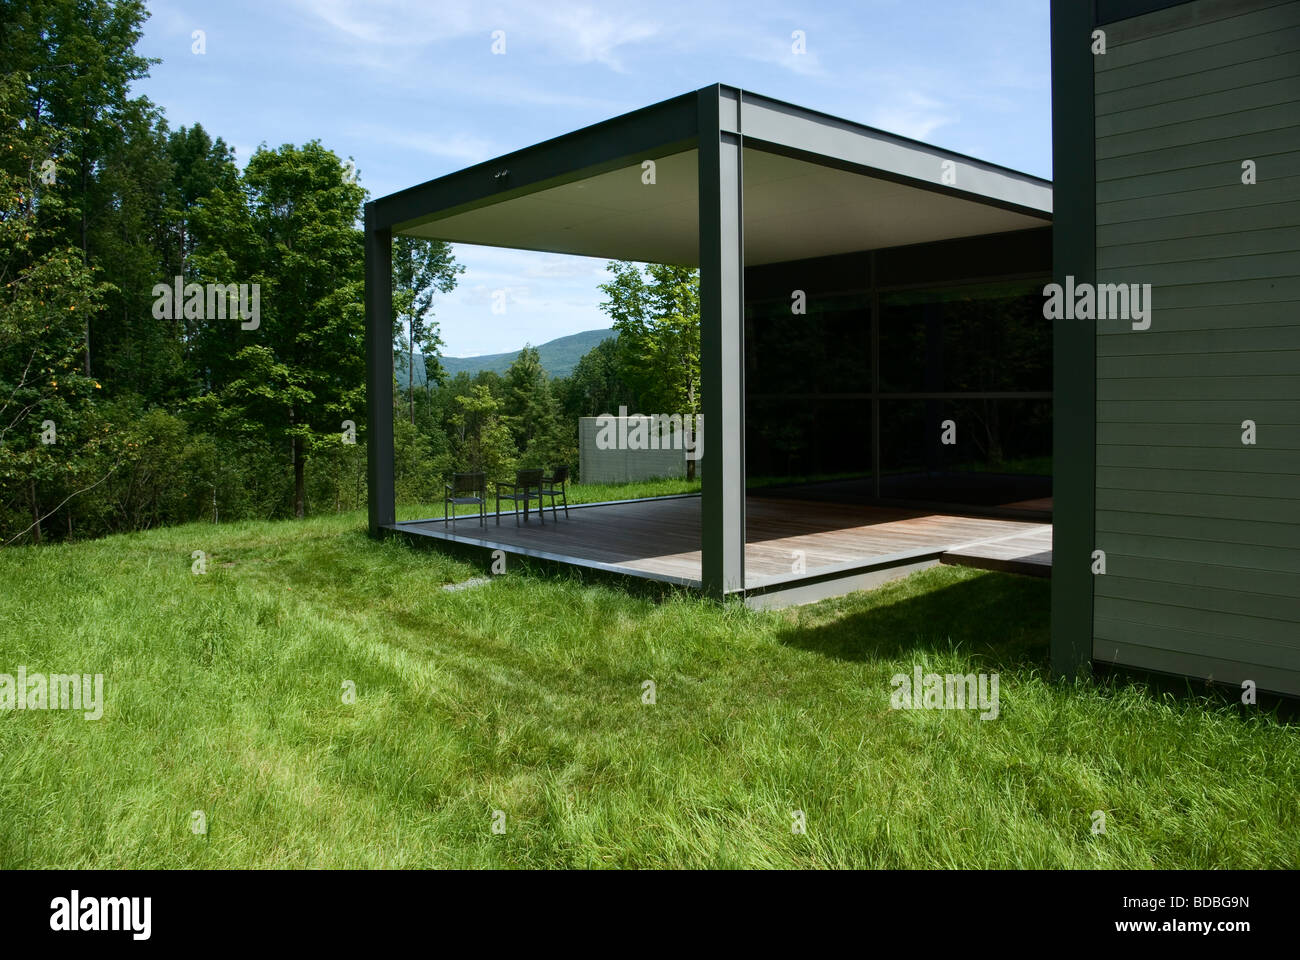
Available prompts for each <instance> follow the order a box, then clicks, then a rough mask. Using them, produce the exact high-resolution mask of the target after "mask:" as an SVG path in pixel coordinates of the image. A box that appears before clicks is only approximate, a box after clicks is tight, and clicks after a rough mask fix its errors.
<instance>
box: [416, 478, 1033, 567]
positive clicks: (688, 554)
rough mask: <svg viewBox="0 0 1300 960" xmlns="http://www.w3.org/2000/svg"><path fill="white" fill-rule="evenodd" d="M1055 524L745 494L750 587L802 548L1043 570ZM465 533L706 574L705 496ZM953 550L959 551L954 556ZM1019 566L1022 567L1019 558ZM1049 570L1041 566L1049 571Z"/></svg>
mask: <svg viewBox="0 0 1300 960" xmlns="http://www.w3.org/2000/svg"><path fill="white" fill-rule="evenodd" d="M396 527H397V528H398V529H400V530H404V531H407V532H411V533H416V534H420V533H429V534H433V535H435V536H438V535H442V534H444V532H445V533H452V532H453V531H452V528H451V525H450V524H446V525H445V526H444V523H443V521H442V520H440V519H439V520H430V521H422V522H407V523H400V524H397V525H396ZM1051 529H1052V528H1051V524H1049V523H1040V522H1036V521H1029V520H1007V519H1000V518H992V517H972V516H961V515H954V514H941V513H934V512H933V511H929V510H908V509H902V508H895V507H870V506H859V505H846V504H841V503H823V502H811V501H804V500H789V499H766V498H763V497H749V498H747V500H746V547H745V586H746V588H752V587H758V586H763V585H764V584H767V583H771V582H774V581H776V580H786V579H789V578H790V577H791V576H792V575H793V574H794V566H795V560H796V557H795V551H796V550H801V551H803V553H804V557H803V562H804V569H805V572H806V573H807V574H810V575H814V574H816V573H817V572H818V571H819V570H825V569H826V568H831V567H842V566H844V565H852V564H866V563H871V562H873V561H876V560H880V559H884V558H890V557H899V558H900V561H899V562H900V563H902V562H905V560H904V559H903V558H904V557H913V558H914V557H915V556H916V555H918V554H925V553H932V554H934V555H935V556H936V557H938V556H939V555H941V554H942V555H943V556H942V559H943V560H944V562H948V563H959V564H960V563H969V565H972V566H987V565H988V564H989V563H993V562H1003V563H1007V564H1009V565H1008V566H1005V567H1001V568H999V569H1017V570H1018V572H1034V571H1035V570H1039V571H1041V569H1042V568H1043V567H1044V566H1045V567H1046V568H1047V569H1048V570H1050V566H1051ZM454 534H455V536H456V538H457V540H459V541H462V542H469V543H475V544H481V545H482V546H484V547H485V548H488V549H492V548H494V547H501V548H503V549H505V550H507V551H509V550H510V549H511V548H516V549H524V550H529V551H534V552H539V553H544V554H548V555H551V556H552V557H556V558H572V559H575V560H578V561H580V562H581V561H586V562H588V563H599V564H605V565H610V566H613V567H615V568H618V569H620V570H623V571H625V572H627V573H628V574H631V575H638V574H641V575H645V574H649V575H657V576H664V577H673V578H678V579H681V580H686V581H692V582H695V583H698V581H699V579H700V499H699V497H676V498H668V499H658V500H638V501H632V502H627V503H611V504H598V505H591V506H582V507H578V508H571V509H570V513H569V518H568V519H567V520H566V519H565V517H564V511H563V510H561V511H560V515H559V518H558V520H552V518H551V514H550V511H549V510H548V511H547V516H546V522H545V524H544V525H543V524H542V523H539V522H538V519H537V515H536V513H533V514H532V515H531V517H530V519H529V520H528V522H527V523H523V522H521V523H520V525H519V526H517V527H516V526H515V521H514V517H513V516H512V515H509V514H505V515H503V516H502V517H501V523H500V525H499V526H498V525H497V523H496V520H495V518H494V516H492V515H489V517H488V523H487V527H486V528H483V527H480V526H479V525H478V521H477V518H474V517H468V518H467V517H461V518H460V519H459V520H458V521H457V523H456V526H455V530H454ZM946 551H955V552H954V553H953V554H952V555H951V556H949V555H948V554H947V553H946ZM1017 565H1018V566H1017ZM1040 575H1041V574H1040Z"/></svg>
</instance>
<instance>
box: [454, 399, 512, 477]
mask: <svg viewBox="0 0 1300 960" xmlns="http://www.w3.org/2000/svg"><path fill="white" fill-rule="evenodd" d="M456 407H457V410H456V412H455V413H454V414H453V415H452V424H453V426H454V427H455V430H456V435H457V436H456V438H457V441H458V442H457V447H458V448H459V449H458V462H459V463H460V464H462V469H464V470H466V471H469V472H482V473H486V474H487V475H488V477H489V478H493V479H495V478H504V477H505V476H506V475H507V473H508V472H509V471H510V470H513V469H514V466H515V463H516V461H517V458H518V454H517V452H516V450H515V446H514V442H513V441H512V440H511V437H510V428H509V427H508V426H506V423H505V421H504V420H503V419H502V418H501V413H500V410H501V405H500V403H498V402H497V399H496V398H495V397H493V396H492V393H491V391H489V390H488V388H487V387H485V386H483V385H481V384H479V385H475V386H474V388H473V390H472V392H471V393H470V394H468V395H463V394H462V395H460V396H457V397H456Z"/></svg>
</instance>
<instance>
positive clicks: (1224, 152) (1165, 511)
mask: <svg viewBox="0 0 1300 960" xmlns="http://www.w3.org/2000/svg"><path fill="white" fill-rule="evenodd" d="M1107 39H1108V51H1107V53H1106V54H1105V55H1104V56H1098V57H1096V58H1094V69H1095V71H1096V76H1095V109H1096V115H1095V122H1096V146H1097V219H1096V223H1097V282H1098V283H1141V284H1151V285H1152V305H1153V309H1152V318H1151V328H1150V330H1148V331H1145V332H1142V331H1134V330H1132V327H1131V324H1130V323H1129V322H1128V321H1127V320H1123V319H1108V320H1099V321H1097V323H1096V329H1097V337H1096V345H1097V354H1096V370H1097V393H1096V396H1097V408H1096V409H1097V428H1096V444H1097V446H1096V460H1095V463H1096V516H1095V526H1096V540H1097V547H1098V548H1099V549H1102V550H1104V551H1106V555H1107V572H1106V574H1105V575H1104V576H1099V577H1097V578H1096V580H1095V583H1094V590H1093V619H1094V625H1093V655H1094V658H1095V659H1098V660H1101V661H1113V662H1117V663H1120V664H1124V665H1127V666H1134V667H1140V668H1144V669H1151V670H1159V671H1163V672H1167V673H1175V674H1177V673H1185V674H1190V675H1194V676H1201V677H1214V678H1216V679H1220V680H1226V681H1228V682H1238V681H1240V680H1242V679H1252V680H1254V681H1255V682H1256V683H1257V684H1259V686H1260V687H1261V688H1263V689H1271V690H1278V691H1281V692H1285V693H1291V694H1295V695H1300V3H1296V2H1285V3H1282V2H1277V0H1193V2H1192V3H1187V4H1182V5H1179V6H1178V7H1174V8H1169V9H1166V10H1162V11H1157V12H1155V13H1152V14H1148V15H1146V16H1143V17H1136V18H1133V19H1131V20H1126V21H1121V22H1119V23H1116V24H1111V25H1109V27H1108V28H1107ZM1247 159H1249V160H1254V161H1255V164H1256V170H1257V177H1258V182H1257V183H1256V184H1254V185H1244V184H1242V183H1241V173H1242V169H1241V163H1242V161H1243V160H1247ZM1243 420H1254V421H1255V423H1256V428H1257V438H1256V444H1255V445H1253V446H1246V445H1244V444H1242V442H1241V434H1242V429H1241V423H1242V421H1243Z"/></svg>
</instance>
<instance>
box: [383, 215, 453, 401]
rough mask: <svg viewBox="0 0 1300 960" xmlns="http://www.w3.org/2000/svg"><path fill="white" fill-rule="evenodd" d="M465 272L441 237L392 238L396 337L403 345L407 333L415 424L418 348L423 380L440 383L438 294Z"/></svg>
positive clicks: (409, 390)
mask: <svg viewBox="0 0 1300 960" xmlns="http://www.w3.org/2000/svg"><path fill="white" fill-rule="evenodd" d="M464 272H465V265H464V264H463V263H457V262H456V257H455V254H453V253H452V250H451V244H449V243H445V242H444V241H442V240H421V239H419V238H418V237H394V238H393V339H394V341H395V342H396V343H397V345H398V346H399V348H400V346H401V337H402V332H403V328H405V332H406V345H405V346H406V381H407V401H408V403H409V405H410V416H411V423H415V351H416V349H417V348H418V349H419V351H420V354H421V356H422V357H423V358H424V365H425V366H424V380H425V383H426V384H428V383H429V382H430V381H432V382H434V383H441V382H442V378H443V371H442V366H441V364H439V363H438V351H439V350H440V349H441V347H442V337H440V336H439V335H438V324H437V323H436V322H435V321H434V320H433V298H434V294H436V293H450V292H451V291H452V290H453V289H455V287H456V278H457V277H458V276H459V275H460V274H462V273H464Z"/></svg>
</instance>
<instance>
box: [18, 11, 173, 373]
mask: <svg viewBox="0 0 1300 960" xmlns="http://www.w3.org/2000/svg"><path fill="white" fill-rule="evenodd" d="M147 17H148V13H147V12H146V10H145V6H144V3H143V0H28V2H25V3H20V4H7V5H6V8H5V21H6V22H3V23H0V63H3V64H4V69H5V70H6V71H13V74H11V75H17V76H21V77H23V79H24V92H25V94H26V99H27V104H26V109H25V110H24V111H22V113H23V120H24V123H25V124H26V125H27V126H29V127H31V128H35V129H38V130H40V131H41V132H42V135H43V136H44V137H45V138H46V142H47V146H48V149H49V153H48V154H46V156H45V157H43V158H41V160H42V161H44V160H46V159H48V160H51V161H52V162H53V167H52V170H53V171H54V173H55V175H56V177H57V178H58V180H59V181H60V182H61V183H63V184H65V185H66V186H67V187H68V188H69V197H68V202H67V203H65V204H62V205H60V206H59V207H58V208H57V209H50V210H47V211H46V213H45V214H43V215H42V218H43V219H44V218H46V217H48V221H49V222H48V223H47V224H45V225H44V226H45V227H48V228H49V229H44V228H43V229H42V230H41V231H39V233H40V235H42V236H44V237H46V238H47V239H46V242H47V243H48V244H49V247H50V248H52V247H55V246H58V247H63V246H75V247H77V248H78V249H79V250H80V253H81V257H82V259H83V261H85V262H87V263H93V262H94V260H95V254H96V251H95V250H94V248H93V247H92V233H93V229H94V224H95V223H96V220H97V219H98V218H99V217H100V216H101V215H102V214H104V213H105V212H106V211H107V210H109V209H111V207H109V206H107V205H106V204H108V203H110V202H111V201H109V200H107V199H106V198H105V197H104V195H103V194H102V193H101V192H99V191H97V190H96V179H97V177H98V175H99V174H100V172H101V170H102V168H103V165H104V163H105V162H106V159H107V158H108V156H109V154H110V153H111V152H112V151H113V149H114V146H115V145H116V144H117V143H118V142H119V141H121V140H122V138H123V136H124V134H125V130H124V121H125V122H128V123H129V122H130V119H131V116H132V115H133V114H139V113H140V112H141V111H142V110H145V109H147V108H146V107H145V106H143V104H145V103H147V101H142V100H141V99H140V98H136V99H135V100H130V99H129V97H128V94H129V89H130V84H131V83H132V82H133V81H135V80H138V79H140V78H141V77H144V76H146V75H147V74H148V68H149V65H150V63H152V62H154V61H151V60H149V59H147V58H145V57H141V56H139V55H138V54H137V53H136V52H135V45H136V43H137V42H138V41H139V39H140V36H141V33H142V26H143V24H144V21H145V19H146V18H147ZM81 320H82V324H83V328H84V330H83V338H84V343H83V369H84V373H85V374H86V375H90V374H91V372H92V365H91V350H92V338H91V333H92V326H93V323H94V322H95V320H96V318H95V317H94V316H92V315H89V314H87V315H85V316H83V317H81ZM96 372H99V371H96Z"/></svg>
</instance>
